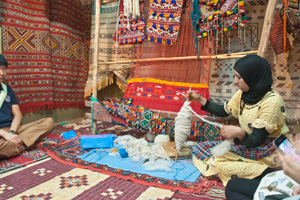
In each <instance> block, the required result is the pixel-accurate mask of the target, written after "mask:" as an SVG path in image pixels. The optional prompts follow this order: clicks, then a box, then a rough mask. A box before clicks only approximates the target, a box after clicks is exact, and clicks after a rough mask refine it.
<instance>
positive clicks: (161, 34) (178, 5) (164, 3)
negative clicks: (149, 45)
mask: <svg viewBox="0 0 300 200" xmlns="http://www.w3.org/2000/svg"><path fill="white" fill-rule="evenodd" d="M182 5H183V0H150V5H149V11H148V12H149V15H148V22H147V38H148V40H150V41H154V42H155V43H156V42H158V43H163V44H169V45H173V44H174V43H176V42H177V40H178V34H179V29H180V19H181V14H182Z"/></svg>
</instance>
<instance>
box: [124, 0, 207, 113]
mask: <svg viewBox="0 0 300 200" xmlns="http://www.w3.org/2000/svg"><path fill="white" fill-rule="evenodd" d="M145 6H148V5H145ZM190 11H191V9H190V1H185V2H184V4H183V9H182V27H181V31H180V35H179V38H178V40H177V42H176V43H175V44H174V45H168V44H161V43H154V42H148V41H147V42H144V43H143V44H142V45H141V46H142V47H143V48H142V51H140V52H139V54H138V56H139V57H138V59H137V64H136V67H135V68H134V69H132V71H131V76H130V78H129V80H128V87H127V90H126V92H125V95H124V97H125V98H132V99H133V102H132V104H133V105H143V106H144V107H146V108H149V109H154V110H162V111H171V112H178V111H179V110H180V108H181V107H182V104H183V102H184V96H185V93H186V91H187V90H188V89H189V87H190V86H191V88H192V89H195V90H197V92H199V93H200V94H201V95H204V96H205V97H207V98H209V92H208V80H209V70H210V65H206V63H205V64H201V63H200V62H199V60H197V49H196V45H195V43H194V38H193V36H192V26H191V18H190V17H189V16H190ZM178 57H180V58H181V59H179V60H176V58H178ZM189 57H194V58H193V59H189ZM161 58H164V60H162V59H161ZM141 89H142V90H143V91H141ZM195 104H196V103H195ZM193 109H195V110H196V112H199V113H200V114H203V112H201V111H200V104H196V105H194V107H193Z"/></svg>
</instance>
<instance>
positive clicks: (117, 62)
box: [98, 51, 257, 69]
mask: <svg viewBox="0 0 300 200" xmlns="http://www.w3.org/2000/svg"><path fill="white" fill-rule="evenodd" d="M248 54H257V51H247V52H239V53H232V54H230V55H228V54H219V55H213V56H200V59H237V58H242V57H243V56H245V55H248ZM196 59H198V56H184V57H169V58H168V57H164V58H149V59H139V60H121V61H116V62H114V61H112V62H99V63H98V64H99V65H111V64H126V63H131V62H133V63H135V62H156V61H170V60H172V61H173V60H196ZM125 68H130V66H129V67H124V68H123V69H125Z"/></svg>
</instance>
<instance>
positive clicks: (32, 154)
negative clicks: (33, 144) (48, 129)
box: [0, 125, 70, 174]
mask: <svg viewBox="0 0 300 200" xmlns="http://www.w3.org/2000/svg"><path fill="white" fill-rule="evenodd" d="M69 130H70V129H68V128H64V127H62V126H59V125H57V126H56V128H55V129H54V130H53V131H52V133H50V134H49V135H48V136H47V137H46V138H44V140H43V141H54V142H58V141H60V139H61V138H60V137H59V135H61V134H62V133H63V132H66V131H69ZM45 158H48V155H47V152H46V151H44V150H42V149H40V148H35V149H32V150H30V151H25V152H23V153H22V154H21V155H19V156H16V157H13V158H10V159H6V160H0V174H2V173H5V172H8V171H11V170H14V169H17V168H21V167H24V166H26V165H28V164H31V163H34V162H37V161H39V160H43V159H45Z"/></svg>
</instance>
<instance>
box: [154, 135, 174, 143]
mask: <svg viewBox="0 0 300 200" xmlns="http://www.w3.org/2000/svg"><path fill="white" fill-rule="evenodd" d="M163 142H170V136H169V135H158V136H156V137H155V139H154V144H156V145H161V143H163Z"/></svg>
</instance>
